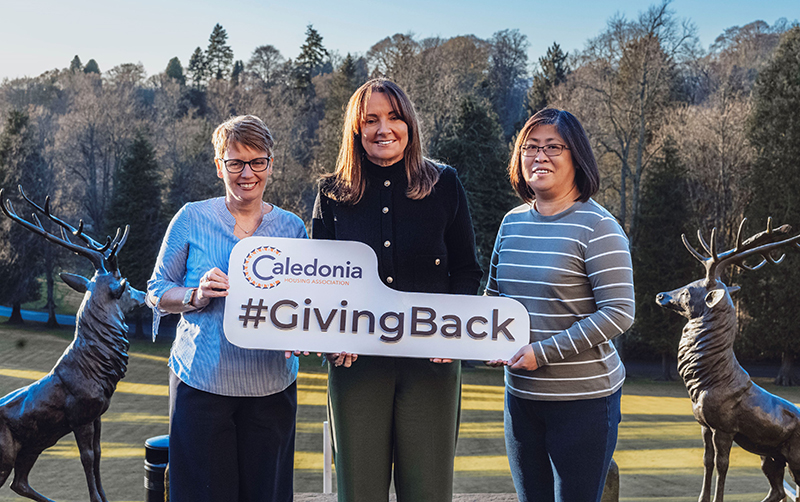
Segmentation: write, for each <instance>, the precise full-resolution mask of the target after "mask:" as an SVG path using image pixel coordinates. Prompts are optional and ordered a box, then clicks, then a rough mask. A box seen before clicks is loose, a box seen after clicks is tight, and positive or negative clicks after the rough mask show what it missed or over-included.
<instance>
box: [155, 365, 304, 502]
mask: <svg viewBox="0 0 800 502" xmlns="http://www.w3.org/2000/svg"><path fill="white" fill-rule="evenodd" d="M172 376H173V377H174V374H173V375H172ZM175 378H177V377H175ZM174 401H175V403H174V407H173V408H174V409H173V410H172V419H171V423H170V438H169V473H170V480H169V497H170V500H171V501H172V502H291V501H292V497H293V491H294V487H293V475H294V438H295V420H296V415H297V383H296V382H295V383H292V385H290V386H289V387H288V388H286V389H285V390H284V391H282V392H279V393H277V394H272V395H270V396H264V397H229V396H220V395H217V394H211V393H208V392H203V391H201V390H197V389H194V388H192V387H189V386H188V385H186V384H185V383H183V382H180V381H178V382H177V386H176V387H175V395H174Z"/></svg>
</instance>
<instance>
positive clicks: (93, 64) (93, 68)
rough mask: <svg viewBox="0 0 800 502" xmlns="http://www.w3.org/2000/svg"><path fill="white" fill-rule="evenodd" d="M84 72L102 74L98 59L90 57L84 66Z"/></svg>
mask: <svg viewBox="0 0 800 502" xmlns="http://www.w3.org/2000/svg"><path fill="white" fill-rule="evenodd" d="M83 73H97V74H98V75H99V74H100V67H99V66H98V65H97V61H95V60H94V59H90V60H89V61H87V62H86V66H84V67H83Z"/></svg>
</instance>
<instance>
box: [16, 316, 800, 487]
mask: <svg viewBox="0 0 800 502" xmlns="http://www.w3.org/2000/svg"><path fill="white" fill-rule="evenodd" d="M0 320H2V319H1V318H0ZM71 336H72V333H71V331H70V330H66V329H64V330H59V331H48V332H45V331H42V330H41V329H38V328H35V327H27V328H11V327H8V326H6V325H2V324H0V395H5V394H6V393H8V392H9V391H11V390H13V389H15V388H18V387H21V386H24V385H27V384H28V383H30V382H32V381H33V380H35V379H37V378H39V377H41V376H42V375H43V374H45V373H46V372H47V371H49V370H50V368H51V367H52V365H53V364H54V363H55V361H56V360H57V359H58V357H59V355H60V354H61V352H63V350H64V348H65V347H66V346H67V344H68V343H69V341H70V339H71ZM168 351H169V347H168V346H167V345H166V344H162V343H157V344H152V343H150V342H148V341H136V342H134V343H133V346H132V347H131V358H130V362H129V365H128V374H127V376H126V378H125V379H124V380H123V381H122V382H120V384H119V386H118V387H117V392H116V394H115V395H114V398H113V400H112V403H111V408H110V409H109V410H108V412H107V413H106V414H105V415H104V416H103V433H102V434H103V435H102V439H103V445H102V446H103V456H102V477H103V483H104V487H105V489H106V493H107V495H108V497H109V500H110V501H114V502H121V501H140V500H143V498H144V487H143V476H144V469H143V462H144V447H143V444H144V441H145V440H146V439H147V438H149V437H152V436H156V435H160V434H166V432H167V380H168V378H167V368H166V357H167V354H168ZM325 378H326V376H325V370H324V368H323V367H321V366H320V363H319V360H318V359H317V358H316V357H311V358H304V359H303V361H302V363H301V373H300V377H299V380H298V384H299V386H298V389H299V403H300V407H299V411H298V417H297V420H298V425H297V454H296V460H295V467H296V470H295V490H296V491H297V492H321V491H322V422H323V421H324V420H325ZM502 380H503V379H502V372H501V371H500V370H496V369H490V368H483V367H480V368H468V369H465V372H464V388H463V402H462V408H463V414H462V423H461V432H460V436H459V443H458V457H457V458H456V477H455V489H456V492H458V493H489V492H494V493H504V492H505V493H510V492H513V486H512V483H511V478H510V474H509V471H508V462H507V460H506V456H505V448H504V445H503V412H502V409H503V381H502ZM759 383H760V384H762V385H763V386H764V387H766V388H767V389H768V390H769V391H770V392H774V393H777V394H780V395H781V396H783V397H785V398H787V399H789V400H790V401H792V402H800V390H799V389H796V388H789V389H784V388H776V387H775V386H773V385H771V384H770V383H768V382H764V381H759ZM686 396H687V395H686V391H685V389H684V388H683V385H682V384H681V383H680V382H669V383H665V382H653V381H651V380H645V379H637V378H629V379H628V381H627V382H626V384H625V387H624V391H623V398H622V412H623V422H622V425H621V428H620V440H619V444H618V447H617V452H616V454H615V459H616V461H617V463H618V464H619V466H620V490H621V500H623V501H654V502H655V501H658V502H678V501H680V502H689V501H694V500H697V495H698V493H699V489H700V483H701V477H702V466H701V457H702V442H701V440H700V428H699V426H698V425H697V424H696V423H695V422H694V419H693V418H692V416H691V405H690V402H689V399H688V398H687V397H686ZM7 484H8V483H6V486H4V487H2V488H0V502H6V501H12V500H13V501H21V500H28V499H22V498H19V497H17V496H16V495H15V494H14V493H13V492H12V491H11V490H10V489H9V488H8V487H7ZM31 485H32V486H33V487H34V488H36V489H37V490H39V491H40V492H41V493H43V494H44V495H46V496H47V497H50V498H53V499H55V500H57V501H59V502H71V501H75V502H77V501H84V500H86V499H87V491H86V482H85V479H84V475H83V470H82V468H81V465H80V461H79V459H78V450H77V447H76V446H75V442H74V439H73V438H72V436H71V435H69V436H67V437H65V438H64V439H62V440H61V441H60V442H59V443H58V444H57V445H56V446H54V447H53V448H51V449H49V450H47V451H46V452H45V453H44V454H43V455H42V456H41V458H40V459H39V461H38V462H37V464H36V466H35V467H34V469H33V471H32V473H31ZM766 492H767V482H766V479H765V478H764V477H763V476H762V474H761V471H760V469H759V459H758V457H756V456H754V455H751V454H749V453H746V452H744V451H742V450H741V449H739V448H738V447H737V448H735V449H734V451H733V453H732V457H731V469H730V471H729V475H728V482H727V486H726V497H725V499H726V501H728V502H739V501H753V500H761V498H763V496H764V495H765V494H766Z"/></svg>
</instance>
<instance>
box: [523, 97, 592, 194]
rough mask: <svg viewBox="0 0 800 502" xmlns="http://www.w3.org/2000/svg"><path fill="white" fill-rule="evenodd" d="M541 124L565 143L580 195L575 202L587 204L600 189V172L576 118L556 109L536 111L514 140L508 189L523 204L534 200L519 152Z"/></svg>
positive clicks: (583, 131)
mask: <svg viewBox="0 0 800 502" xmlns="http://www.w3.org/2000/svg"><path fill="white" fill-rule="evenodd" d="M540 125H554V126H556V130H557V131H558V135H559V136H561V137H562V138H563V139H564V143H566V144H567V148H569V151H570V153H571V154H572V163H573V165H574V166H575V184H576V185H577V186H578V191H579V192H580V194H581V196H580V197H579V198H578V200H580V201H581V202H586V201H588V200H589V198H590V197H591V196H592V195H594V194H595V193H597V190H598V188H599V187H600V172H599V170H598V168H597V161H596V160H595V158H594V153H593V152H592V146H591V144H590V143H589V137H588V136H587V135H586V131H585V130H584V129H583V126H582V125H581V123H580V121H578V119H577V118H576V117H575V115H573V114H571V113H570V112H568V111H565V110H557V109H555V108H545V109H544V110H539V111H538V112H536V114H535V115H534V116H533V117H531V118H529V119H528V121H527V122H526V123H525V125H524V126H523V127H522V130H521V131H520V132H519V135H518V136H517V141H516V143H514V152H513V153H512V154H511V161H510V162H509V163H508V177H509V178H510V179H511V186H512V187H514V190H516V192H517V194H519V196H520V197H521V198H522V200H524V201H525V202H528V203H530V202H533V200H534V199H535V198H536V195H535V194H534V193H533V190H532V189H531V187H529V186H528V183H527V182H526V181H525V177H524V176H523V175H522V152H521V150H520V149H521V148H522V145H523V144H524V143H525V141H526V140H527V139H528V135H529V134H530V133H531V131H533V130H534V129H536V128H537V127H539V126H540Z"/></svg>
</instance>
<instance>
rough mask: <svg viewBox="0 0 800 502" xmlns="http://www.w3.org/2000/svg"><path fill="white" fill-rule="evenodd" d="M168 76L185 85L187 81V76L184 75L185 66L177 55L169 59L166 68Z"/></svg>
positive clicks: (165, 71)
mask: <svg viewBox="0 0 800 502" xmlns="http://www.w3.org/2000/svg"><path fill="white" fill-rule="evenodd" d="M164 73H166V75H167V77H169V78H171V79H173V80H175V81H176V82H178V83H179V84H181V85H183V84H185V83H186V77H184V76H183V66H181V60H180V59H178V58H177V57H174V58H172V59H170V60H169V63H167V68H166V70H164Z"/></svg>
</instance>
